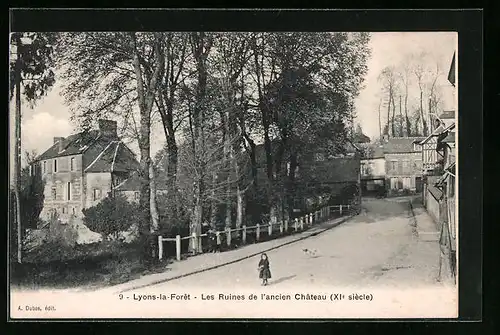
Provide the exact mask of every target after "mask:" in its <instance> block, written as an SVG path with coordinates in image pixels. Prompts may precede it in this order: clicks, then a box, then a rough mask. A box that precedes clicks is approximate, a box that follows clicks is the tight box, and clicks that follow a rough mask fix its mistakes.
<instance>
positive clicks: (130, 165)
mask: <svg viewBox="0 0 500 335" xmlns="http://www.w3.org/2000/svg"><path fill="white" fill-rule="evenodd" d="M61 139H62V142H61V141H59V142H56V143H54V144H53V145H52V146H51V147H50V148H49V149H47V150H46V151H45V152H44V153H42V154H41V155H40V156H38V157H37V159H36V161H40V160H46V159H52V158H57V157H64V156H71V155H78V154H81V155H83V159H82V161H83V169H84V171H85V172H126V171H130V170H136V169H137V168H138V167H139V163H138V162H137V159H136V158H135V154H134V153H133V152H132V151H131V150H130V149H129V148H128V147H127V146H126V145H125V144H124V143H123V142H122V141H120V139H119V138H118V137H116V136H104V135H103V134H102V133H101V132H100V131H99V130H90V131H85V132H81V133H78V134H74V135H70V136H68V137H66V138H61ZM61 149H62V150H61Z"/></svg>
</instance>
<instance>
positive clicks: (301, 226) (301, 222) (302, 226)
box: [300, 215, 307, 230]
mask: <svg viewBox="0 0 500 335" xmlns="http://www.w3.org/2000/svg"><path fill="white" fill-rule="evenodd" d="M306 217H307V215H306ZM304 221H305V220H304V218H301V219H300V230H303V229H304Z"/></svg>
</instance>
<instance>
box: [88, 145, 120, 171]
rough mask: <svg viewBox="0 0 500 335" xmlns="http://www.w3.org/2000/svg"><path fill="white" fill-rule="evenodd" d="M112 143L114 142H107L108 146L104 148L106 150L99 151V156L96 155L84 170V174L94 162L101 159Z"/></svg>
mask: <svg viewBox="0 0 500 335" xmlns="http://www.w3.org/2000/svg"><path fill="white" fill-rule="evenodd" d="M113 143H114V141H111V142H109V144H108V145H107V146H106V148H104V150H103V151H101V153H100V154H99V155H97V157H96V158H95V159H94V160H93V161H92V163H90V165H89V166H87V167H86V168H85V170H84V172H85V171H87V170H88V169H90V168H91V167H92V165H94V164H95V162H97V161H98V160H99V159H100V158H101V157H102V155H103V154H104V153H105V152H106V151H107V150H108V148H109V147H110V146H111V144H113Z"/></svg>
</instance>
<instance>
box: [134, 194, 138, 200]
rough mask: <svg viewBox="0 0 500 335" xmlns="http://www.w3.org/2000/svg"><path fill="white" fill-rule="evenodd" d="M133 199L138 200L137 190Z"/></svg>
mask: <svg viewBox="0 0 500 335" xmlns="http://www.w3.org/2000/svg"><path fill="white" fill-rule="evenodd" d="M134 199H135V200H139V192H134Z"/></svg>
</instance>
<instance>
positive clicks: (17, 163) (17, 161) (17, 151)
mask: <svg viewBox="0 0 500 335" xmlns="http://www.w3.org/2000/svg"><path fill="white" fill-rule="evenodd" d="M16 47H17V59H16V70H15V71H16V73H15V75H16V79H15V80H16V115H15V127H16V128H15V148H14V180H13V182H14V195H15V197H16V199H15V200H16V224H17V262H18V263H19V264H21V263H22V245H23V243H22V242H23V239H22V233H23V229H22V224H21V195H20V186H21V185H20V172H21V68H20V66H21V55H20V48H21V37H20V35H19V34H16Z"/></svg>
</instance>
